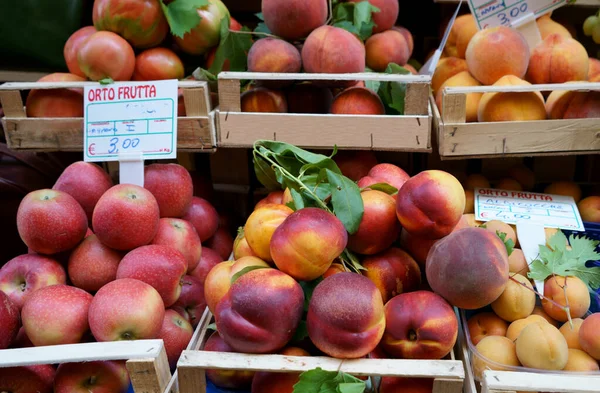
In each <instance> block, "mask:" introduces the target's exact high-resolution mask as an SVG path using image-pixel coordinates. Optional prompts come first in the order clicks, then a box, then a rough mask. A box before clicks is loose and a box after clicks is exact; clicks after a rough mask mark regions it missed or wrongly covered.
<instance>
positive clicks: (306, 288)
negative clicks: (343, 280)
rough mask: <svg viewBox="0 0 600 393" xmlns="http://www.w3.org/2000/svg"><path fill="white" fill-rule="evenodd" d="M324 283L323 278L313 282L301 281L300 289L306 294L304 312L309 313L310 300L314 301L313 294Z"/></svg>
mask: <svg viewBox="0 0 600 393" xmlns="http://www.w3.org/2000/svg"><path fill="white" fill-rule="evenodd" d="M321 281H323V277H318V278H316V279H314V280H312V281H299V282H298V284H300V287H301V288H302V291H303V292H304V312H308V305H309V304H310V299H312V294H313V292H314V290H315V288H316V287H317V285H319V284H320V283H321Z"/></svg>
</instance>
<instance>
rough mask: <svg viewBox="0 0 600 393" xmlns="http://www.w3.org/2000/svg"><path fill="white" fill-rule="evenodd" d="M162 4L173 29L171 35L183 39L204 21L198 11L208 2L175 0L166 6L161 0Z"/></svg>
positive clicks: (203, 0) (202, 0) (205, 0)
mask: <svg viewBox="0 0 600 393" xmlns="http://www.w3.org/2000/svg"><path fill="white" fill-rule="evenodd" d="M160 4H161V6H162V9H163V12H164V14H165V17H166V18H167V22H168V23H169V27H170V28H171V33H173V35H176V36H177V37H180V38H183V36H184V35H185V34H186V33H189V32H190V30H192V29H193V28H194V27H196V26H198V24H199V23H200V21H201V20H202V18H200V15H199V14H198V11H197V10H198V8H200V7H204V6H207V5H208V0H175V1H172V2H171V3H169V5H165V4H164V2H163V0H161V2H160ZM227 19H229V18H227Z"/></svg>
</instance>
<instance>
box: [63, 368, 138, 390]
mask: <svg viewBox="0 0 600 393" xmlns="http://www.w3.org/2000/svg"><path fill="white" fill-rule="evenodd" d="M128 388H129V375H128V373H127V368H126V367H125V362H122V361H104V362H102V361H95V362H84V363H63V364H61V365H60V366H58V369H57V370H56V377H55V378H54V393H126V392H127V389H128Z"/></svg>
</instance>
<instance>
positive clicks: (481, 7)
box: [469, 0, 567, 30]
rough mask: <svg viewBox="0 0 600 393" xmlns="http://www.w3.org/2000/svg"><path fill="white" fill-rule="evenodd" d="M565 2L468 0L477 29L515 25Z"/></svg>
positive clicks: (546, 0) (545, 12)
mask: <svg viewBox="0 0 600 393" xmlns="http://www.w3.org/2000/svg"><path fill="white" fill-rule="evenodd" d="M565 4H567V0H469V8H471V13H472V14H473V16H475V21H476V22H477V26H478V27H479V29H480V30H481V29H486V28H488V27H495V26H513V27H516V26H517V25H518V24H519V21H520V20H523V19H527V18H531V17H532V16H533V17H535V18H538V17H540V16H542V15H544V14H547V13H548V12H550V11H552V10H555V9H557V8H559V7H562V6H563V5H565Z"/></svg>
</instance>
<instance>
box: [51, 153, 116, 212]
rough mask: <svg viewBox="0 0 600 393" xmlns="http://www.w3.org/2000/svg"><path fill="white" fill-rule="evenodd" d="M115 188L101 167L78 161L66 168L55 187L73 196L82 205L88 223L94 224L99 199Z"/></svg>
mask: <svg viewBox="0 0 600 393" xmlns="http://www.w3.org/2000/svg"><path fill="white" fill-rule="evenodd" d="M112 186H113V182H112V180H111V178H110V176H109V175H108V173H106V172H105V171H104V170H103V169H102V168H101V167H100V166H98V165H96V164H93V163H91V162H83V161H78V162H75V163H73V164H71V165H69V166H68V167H66V168H65V170H64V171H63V173H62V174H61V175H60V177H59V178H58V180H56V183H54V186H52V189H53V190H59V191H63V192H66V193H67V194H69V195H71V196H72V197H73V198H75V200H76V201H77V202H78V203H79V204H80V205H81V207H82V208H83V210H84V211H85V214H86V215H87V218H88V221H89V222H92V213H93V212H94V207H96V203H97V202H98V199H100V197H101V196H102V194H104V193H105V192H106V191H108V189H109V188H111V187H112Z"/></svg>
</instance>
